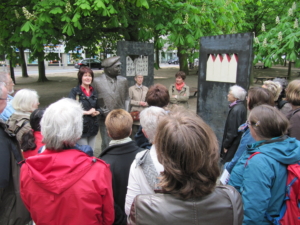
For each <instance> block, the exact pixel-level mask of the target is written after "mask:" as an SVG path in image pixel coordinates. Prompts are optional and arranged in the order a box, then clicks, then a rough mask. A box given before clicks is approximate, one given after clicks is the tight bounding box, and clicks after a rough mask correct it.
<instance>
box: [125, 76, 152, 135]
mask: <svg viewBox="0 0 300 225" xmlns="http://www.w3.org/2000/svg"><path fill="white" fill-rule="evenodd" d="M134 80H135V82H136V84H135V85H133V86H131V87H130V88H129V98H130V106H131V109H130V114H131V115H132V118H133V125H132V133H131V137H132V138H133V137H134V135H135V134H136V132H137V131H138V129H139V125H140V122H139V116H138V115H139V113H140V112H141V111H142V110H143V109H145V108H146V107H147V106H148V103H147V102H146V101H145V99H146V94H147V92H148V88H147V87H146V86H143V80H144V76H142V75H135V77H134Z"/></svg>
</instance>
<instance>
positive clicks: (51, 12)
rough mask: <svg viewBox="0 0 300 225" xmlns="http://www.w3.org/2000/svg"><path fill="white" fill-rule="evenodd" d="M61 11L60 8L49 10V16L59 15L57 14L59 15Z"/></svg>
mask: <svg viewBox="0 0 300 225" xmlns="http://www.w3.org/2000/svg"><path fill="white" fill-rule="evenodd" d="M62 12H63V11H62V9H61V8H60V7H55V8H54V9H52V10H50V12H49V13H50V14H57V13H59V14H61V13H62Z"/></svg>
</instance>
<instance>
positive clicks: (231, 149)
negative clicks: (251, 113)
mask: <svg viewBox="0 0 300 225" xmlns="http://www.w3.org/2000/svg"><path fill="white" fill-rule="evenodd" d="M246 94H247V92H246V91H245V89H243V88H242V87H240V86H238V85H234V86H231V87H230V88H229V93H228V95H227V100H228V101H229V102H230V104H229V112H228V116H227V119H226V123H225V129H224V135H223V140H222V148H221V158H222V163H223V164H224V163H226V162H230V161H231V159H232V158H233V156H234V154H235V152H236V150H237V148H238V145H239V143H240V140H241V137H242V133H241V132H238V128H239V126H240V125H241V124H242V123H243V122H244V121H245V120H246V116H247V110H246V107H245V105H244V100H245V97H246Z"/></svg>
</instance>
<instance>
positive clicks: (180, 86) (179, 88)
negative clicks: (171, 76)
mask: <svg viewBox="0 0 300 225" xmlns="http://www.w3.org/2000/svg"><path fill="white" fill-rule="evenodd" d="M184 85H185V83H184V82H183V83H182V84H177V83H175V87H176V90H177V91H181V89H182V88H183V86H184Z"/></svg>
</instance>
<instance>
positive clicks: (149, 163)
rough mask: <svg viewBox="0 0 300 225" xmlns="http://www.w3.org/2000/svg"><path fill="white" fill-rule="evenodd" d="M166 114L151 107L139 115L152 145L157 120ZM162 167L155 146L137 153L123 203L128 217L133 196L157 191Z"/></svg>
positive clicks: (159, 109) (161, 109) (162, 110)
mask: <svg viewBox="0 0 300 225" xmlns="http://www.w3.org/2000/svg"><path fill="white" fill-rule="evenodd" d="M166 114H167V112H166V111H165V110H164V109H163V108H160V107H156V106H151V107H149V108H147V109H144V110H143V111H142V112H141V114H140V121H141V126H142V127H143V128H142V132H143V133H144V135H145V136H146V137H147V138H148V140H149V142H150V143H153V141H154V137H155V134H156V127H157V125H158V123H159V118H160V117H162V116H164V115H166ZM163 170H164V167H163V166H162V165H161V163H160V162H158V159H157V154H156V149H155V145H154V144H153V145H152V146H151V148H150V150H149V149H148V150H145V151H142V152H139V153H138V154H137V155H136V157H135V160H134V161H133V163H132V164H131V167H130V172H129V178H128V185H127V194H126V201H125V213H126V214H127V215H129V213H130V208H131V204H132V202H133V199H134V198H135V196H137V195H139V194H154V191H155V190H156V189H159V187H158V183H159V179H158V177H159V176H160V173H161V172H162V171H163Z"/></svg>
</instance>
